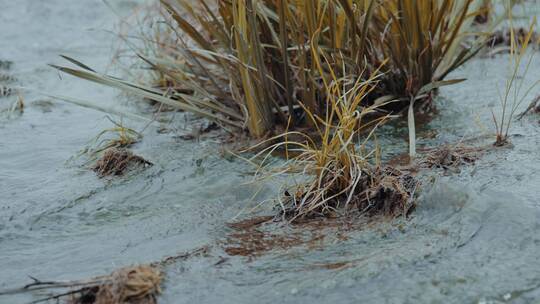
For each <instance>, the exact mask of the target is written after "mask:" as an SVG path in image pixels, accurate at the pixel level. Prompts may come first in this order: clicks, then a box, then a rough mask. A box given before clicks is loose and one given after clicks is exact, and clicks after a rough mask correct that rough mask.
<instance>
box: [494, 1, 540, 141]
mask: <svg viewBox="0 0 540 304" xmlns="http://www.w3.org/2000/svg"><path fill="white" fill-rule="evenodd" d="M507 11H508V20H509V23H510V56H509V71H508V77H507V79H506V83H505V86H504V91H503V92H502V93H501V92H500V90H499V89H498V88H497V90H498V93H499V100H500V105H501V108H502V113H501V115H500V117H499V118H497V117H496V116H495V114H494V113H492V114H493V122H494V124H495V129H496V139H495V145H496V146H503V145H505V144H506V143H507V142H508V132H509V130H510V126H511V125H512V122H513V119H514V116H515V114H516V111H517V110H518V108H519V107H520V105H521V104H522V103H523V102H524V100H525V99H526V98H527V96H528V95H529V93H530V92H531V90H532V89H534V87H536V86H537V85H538V84H539V83H540V80H537V81H535V82H534V83H533V84H532V85H530V86H529V87H528V88H524V82H525V76H526V75H527V73H528V71H529V68H530V66H531V63H532V59H533V57H534V53H533V52H530V54H529V55H528V56H527V47H528V46H529V44H530V42H531V38H532V35H533V30H534V27H535V25H536V17H534V18H533V21H532V22H531V24H530V26H529V31H528V33H527V35H526V36H525V37H523V38H522V40H521V41H518V36H517V34H516V31H515V27H514V23H513V18H512V12H511V8H510V6H509V7H508V8H507ZM520 72H522V75H518V74H519V73H520Z"/></svg>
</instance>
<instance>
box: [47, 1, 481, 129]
mask: <svg viewBox="0 0 540 304" xmlns="http://www.w3.org/2000/svg"><path fill="white" fill-rule="evenodd" d="M477 2H478V1H475V0H444V1H439V0H428V1H413V0H390V1H380V0H328V1H293V0H257V1H256V0H234V1H207V0H198V1H187V0H161V4H162V6H163V9H164V14H165V16H164V20H165V22H166V23H168V25H169V27H170V28H172V29H173V30H172V31H169V33H170V34H171V35H173V38H166V39H165V38H163V37H162V36H159V37H157V38H156V39H157V40H158V41H159V43H151V44H147V45H150V46H152V47H157V48H160V50H159V51H154V50H145V51H141V52H140V54H139V56H140V57H141V58H142V59H143V60H144V61H145V62H146V63H147V64H148V65H149V66H150V67H151V69H152V70H154V71H155V72H156V73H157V75H159V78H160V79H161V81H160V87H161V89H160V88H155V87H153V86H152V85H150V86H148V85H146V86H145V85H140V84H135V83H131V82H128V81H124V80H121V79H118V78H115V77H112V76H108V75H103V74H101V73H98V72H96V71H94V70H92V69H91V68H90V67H88V66H86V65H84V64H82V63H81V62H78V61H76V60H74V59H71V58H66V59H68V60H69V61H70V62H71V63H73V64H74V65H75V66H76V68H70V67H60V66H56V68H58V69H60V70H62V71H64V72H67V73H70V74H73V75H75V76H78V77H82V78H85V79H87V80H91V81H95V82H98V83H102V84H105V85H109V86H113V87H117V88H120V89H123V90H125V91H127V92H130V93H133V94H137V95H140V96H142V97H144V98H148V99H151V100H154V101H157V102H160V103H163V104H165V105H168V106H172V107H175V108H177V109H179V110H183V111H188V112H191V113H194V114H196V115H200V116H203V117H206V118H208V119H211V120H213V121H215V122H216V123H218V124H219V125H221V126H222V127H224V128H226V129H229V130H247V131H248V132H249V134H250V135H251V136H252V137H255V138H258V137H263V136H265V135H268V134H270V133H273V132H278V133H279V132H280V130H283V129H284V128H285V127H286V126H289V127H308V128H312V127H313V124H312V121H311V119H309V118H308V116H309V114H308V112H309V113H313V114H321V115H325V114H324V111H325V110H326V109H327V108H328V107H327V104H326V103H327V96H326V94H327V93H328V92H326V91H325V88H324V85H323V83H322V81H321V79H322V78H324V77H328V76H329V75H330V74H331V72H330V71H331V70H333V71H334V72H335V73H337V74H338V75H337V76H338V77H347V78H350V79H355V78H361V77H362V75H366V73H363V72H365V71H367V72H368V73H367V74H373V72H374V71H377V70H378V69H379V68H380V65H381V63H382V62H384V61H386V60H388V61H387V64H386V65H385V66H384V67H383V70H382V71H383V76H382V77H381V79H380V80H379V86H378V88H376V89H374V90H372V91H371V92H370V95H369V96H367V97H366V103H365V104H366V105H373V104H376V105H381V104H384V105H385V110H386V111H394V112H395V111H401V110H402V109H404V108H406V107H407V106H409V105H410V104H411V98H413V97H414V98H417V97H418V98H420V97H419V96H418V95H426V96H428V95H429V94H428V93H430V92H431V91H432V90H433V89H436V88H437V87H439V86H441V85H443V84H449V83H453V82H452V81H449V82H444V81H443V80H444V79H445V78H446V76H447V75H448V73H450V72H451V71H452V70H453V69H455V68H457V67H458V66H460V65H462V64H463V63H464V62H465V61H467V60H468V59H470V58H471V57H472V56H473V55H474V54H475V53H476V51H477V49H478V48H479V47H480V46H478V47H477V46H476V45H474V44H471V45H469V46H463V45H464V42H465V41H466V39H467V37H468V36H467V35H466V31H467V30H468V29H469V28H468V24H470V23H471V22H472V19H473V18H474V16H475V15H476V14H477V7H478V6H479V5H477ZM162 34H163V32H160V35H162ZM313 50H323V51H324V52H325V53H328V54H330V56H328V58H329V60H330V61H328V62H325V65H324V66H323V67H322V68H321V69H319V68H318V67H317V66H316V65H315V63H316V62H317V60H320V59H321V56H322V53H321V51H313ZM342 66H346V67H347V68H346V71H347V75H344V74H342V73H343V71H344V70H342V69H341V67H342ZM363 80H367V79H363ZM164 86H170V87H167V88H166V89H165V88H164ZM164 89H165V90H164ZM423 93H425V94H423ZM423 97H425V96H423ZM389 100H392V101H393V102H392V103H388V101H389ZM413 100H415V99H413Z"/></svg>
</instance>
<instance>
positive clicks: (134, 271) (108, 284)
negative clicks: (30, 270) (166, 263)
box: [0, 265, 163, 304]
mask: <svg viewBox="0 0 540 304" xmlns="http://www.w3.org/2000/svg"><path fill="white" fill-rule="evenodd" d="M162 277H163V275H162V273H161V272H160V271H159V270H158V269H157V268H155V267H152V266H148V265H140V266H133V267H125V268H120V269H118V270H115V271H114V272H112V273H111V274H109V275H104V276H99V277H94V278H91V279H87V280H76V281H40V280H38V279H35V278H32V279H33V280H34V282H32V283H30V284H28V285H26V286H24V287H22V288H19V289H14V290H8V291H0V295H7V294H16V293H26V292H33V291H36V290H47V291H56V292H51V295H50V296H48V297H46V298H43V299H39V300H36V301H33V302H32V303H45V302H46V303H49V302H51V301H56V302H57V303H59V302H60V300H63V301H65V303H70V304H128V303H131V304H135V303H136V304H156V303H157V297H158V295H159V294H160V293H161V287H160V285H161V283H162ZM58 290H61V291H58Z"/></svg>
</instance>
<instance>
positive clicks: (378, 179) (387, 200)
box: [255, 57, 413, 221]
mask: <svg viewBox="0 0 540 304" xmlns="http://www.w3.org/2000/svg"><path fill="white" fill-rule="evenodd" d="M324 58H325V63H328V60H326V57H324ZM315 64H316V66H317V68H318V69H323V64H322V63H321V62H320V61H319V60H316V61H315ZM378 77H379V76H372V77H369V78H367V80H361V79H360V78H356V79H351V78H338V76H337V75H336V74H335V73H331V76H330V77H328V78H323V79H322V82H323V86H324V88H325V90H326V91H327V92H328V94H326V96H327V97H326V98H327V100H326V104H327V107H328V108H327V109H326V111H325V112H324V113H325V114H324V116H320V115H317V114H313V113H311V112H310V111H309V110H306V113H307V115H308V116H309V119H310V120H311V123H312V124H313V126H314V128H315V129H316V130H317V131H316V132H315V133H314V134H313V133H312V134H306V133H302V132H298V131H290V132H286V133H284V134H283V135H280V136H282V137H284V140H283V142H281V143H278V144H275V145H273V146H271V147H269V148H266V149H264V150H262V151H261V152H259V153H258V154H257V155H255V157H259V156H260V155H264V154H265V153H271V152H273V151H274V150H276V149H278V148H279V147H282V146H284V147H285V148H286V157H287V160H288V162H287V163H286V164H285V165H284V168H280V169H278V171H280V172H297V173H302V174H304V175H306V176H307V177H308V181H307V182H305V183H303V184H300V185H297V187H296V188H295V189H288V190H287V191H285V197H284V198H283V199H280V205H281V206H282V211H283V216H284V218H287V219H288V220H290V221H295V220H297V219H300V218H310V217H317V216H326V217H327V216H338V215H341V214H345V213H349V212H357V213H360V214H368V215H390V216H397V215H406V214H407V213H408V211H409V210H410V208H411V207H412V206H413V204H412V192H413V189H412V186H413V181H412V178H411V177H410V176H406V175H405V174H402V173H401V172H399V171H397V170H392V169H391V168H382V167H381V165H380V161H379V160H378V158H379V157H378V154H379V151H378V150H377V149H374V150H371V151H370V152H367V153H366V152H365V150H366V143H367V140H368V139H370V138H371V137H372V135H373V132H374V130H375V129H376V127H377V126H378V125H379V124H381V123H383V122H384V120H385V119H386V118H387V117H383V118H380V119H378V120H372V121H369V122H366V121H365V118H366V116H367V115H369V114H370V113H372V112H373V111H375V109H376V106H364V104H363V103H365V102H366V96H368V95H369V94H370V93H371V92H372V91H373V89H374V88H375V87H376V83H377V81H378ZM359 109H361V110H359ZM361 132H362V133H361ZM361 134H363V136H362V135H361ZM362 137H363V139H362ZM290 138H296V139H290ZM289 155H294V156H292V157H289Z"/></svg>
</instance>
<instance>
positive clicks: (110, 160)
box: [92, 148, 152, 177]
mask: <svg viewBox="0 0 540 304" xmlns="http://www.w3.org/2000/svg"><path fill="white" fill-rule="evenodd" d="M151 165H152V163H151V162H149V161H147V160H146V159H144V158H142V157H140V156H138V155H134V154H133V153H132V152H131V151H129V150H127V149H116V148H109V149H107V150H106V151H105V153H103V156H102V157H101V158H100V159H99V160H98V161H97V162H96V164H95V165H94V166H93V167H92V170H94V171H95V172H96V173H97V174H98V175H99V176H101V177H105V176H114V175H123V174H124V173H125V172H126V171H127V170H128V169H129V168H130V167H134V166H143V167H145V166H151Z"/></svg>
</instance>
